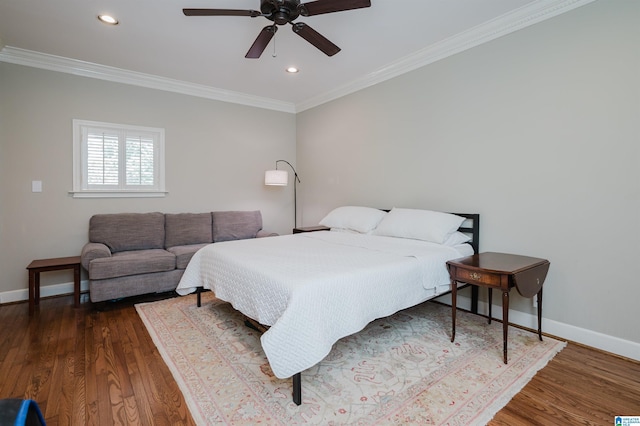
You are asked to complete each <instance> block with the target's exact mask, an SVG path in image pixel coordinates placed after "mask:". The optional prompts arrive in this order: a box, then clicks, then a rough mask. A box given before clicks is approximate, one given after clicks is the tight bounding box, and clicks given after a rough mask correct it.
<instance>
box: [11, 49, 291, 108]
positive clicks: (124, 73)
mask: <svg viewBox="0 0 640 426" xmlns="http://www.w3.org/2000/svg"><path fill="white" fill-rule="evenodd" d="M0 61H2V62H8V63H12V64H17V65H25V66H29V67H34V68H41V69H46V70H50V71H58V72H63V73H67V74H73V75H77V76H82V77H90V78H97V79H100V80H107V81H112V82H116V83H123V84H130V85H134V86H141V87H146V88H150V89H157V90H164V91H167V92H175V93H180V94H184V95H191V96H197V97H200V98H207V99H214V100H217V101H223V102H231V103H236V104H241V105H248V106H252V107H258V108H265V109H271V110H276V111H282V112H289V113H295V106H294V104H293V103H290V102H283V101H278V100H275V99H269V98H263V97H259V96H253V95H249V94H246V93H240V92H233V91H230V90H224V89H218V88H215V87H210V86H205V85H201V84H194V83H188V82H185V81H180V80H173V79H170V78H165V77H159V76H156V75H151V74H144V73H139V72H135V71H128V70H124V69H121V68H115V67H110V66H106V65H99V64H94V63H91V62H85V61H79V60H76V59H69V58H64V57H61V56H55V55H49V54H45V53H39V52H34V51H30V50H24V49H19V48H16V47H11V46H5V47H4V49H2V50H1V51H0Z"/></svg>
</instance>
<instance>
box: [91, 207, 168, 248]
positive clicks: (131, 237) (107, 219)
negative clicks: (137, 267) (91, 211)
mask: <svg viewBox="0 0 640 426" xmlns="http://www.w3.org/2000/svg"><path fill="white" fill-rule="evenodd" d="M89 241H91V242H92V243H102V244H105V245H106V246H107V247H109V249H111V251H112V252H121V251H127V250H145V249H162V248H164V214H163V213H158V212H154V213H116V214H97V215H94V216H92V217H91V219H90V220H89Z"/></svg>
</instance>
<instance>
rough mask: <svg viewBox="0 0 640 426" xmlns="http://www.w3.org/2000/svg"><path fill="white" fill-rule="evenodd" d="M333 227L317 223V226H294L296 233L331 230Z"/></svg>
mask: <svg viewBox="0 0 640 426" xmlns="http://www.w3.org/2000/svg"><path fill="white" fill-rule="evenodd" d="M329 230H331V228H328V227H326V226H322V225H317V226H300V227H297V228H293V233H294V234H301V233H303V232H316V231H329Z"/></svg>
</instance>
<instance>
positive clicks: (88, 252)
mask: <svg viewBox="0 0 640 426" xmlns="http://www.w3.org/2000/svg"><path fill="white" fill-rule="evenodd" d="M101 257H111V250H109V247H107V246H106V245H105V244H102V243H87V244H85V245H84V247H82V252H81V253H80V263H82V267H83V268H84V269H86V270H87V271H88V270H89V263H90V262H91V261H92V260H93V259H99V258H101Z"/></svg>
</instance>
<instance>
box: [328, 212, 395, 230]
mask: <svg viewBox="0 0 640 426" xmlns="http://www.w3.org/2000/svg"><path fill="white" fill-rule="evenodd" d="M386 214H387V213H386V212H384V211H382V210H379V209H374V208H372V207H357V206H343V207H338V208H336V209H333V210H332V211H331V212H329V214H328V215H326V216H325V217H324V218H323V219H322V220H321V221H320V225H324V226H328V227H329V228H340V229H350V230H352V231H357V232H360V233H363V234H364V233H367V232H370V231H371V230H373V229H375V227H376V226H378V223H380V221H381V220H382V218H383V217H384V216H385V215H386Z"/></svg>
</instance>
